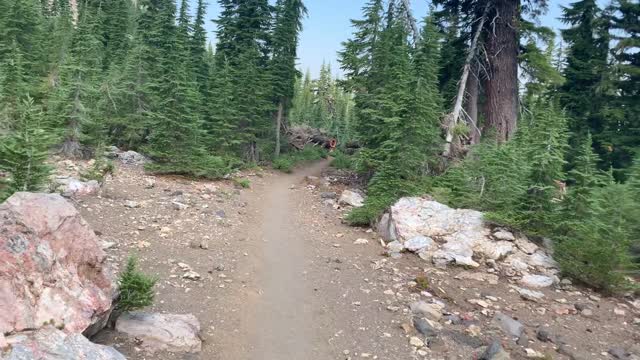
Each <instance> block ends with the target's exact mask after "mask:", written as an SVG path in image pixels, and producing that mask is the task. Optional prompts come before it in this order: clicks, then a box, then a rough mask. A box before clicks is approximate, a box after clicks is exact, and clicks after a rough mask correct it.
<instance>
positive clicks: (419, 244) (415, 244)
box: [404, 235, 434, 252]
mask: <svg viewBox="0 0 640 360" xmlns="http://www.w3.org/2000/svg"><path fill="white" fill-rule="evenodd" d="M433 245H434V242H433V240H432V239H431V238H428V237H426V236H422V235H418V236H416V237H414V238H412V239H411V240H408V241H405V243H404V247H405V248H406V249H407V250H409V251H411V252H420V251H422V250H424V249H426V250H429V249H430V248H431V247H432V246H433Z"/></svg>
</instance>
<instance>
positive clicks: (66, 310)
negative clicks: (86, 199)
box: [0, 193, 116, 336]
mask: <svg viewBox="0 0 640 360" xmlns="http://www.w3.org/2000/svg"><path fill="white" fill-rule="evenodd" d="M0 222H2V224H3V226H2V230H0V309H2V311H0V333H5V334H10V333H17V332H20V331H23V330H35V329H39V328H41V327H43V326H44V325H54V326H59V327H63V329H64V332H66V333H69V334H71V333H81V332H83V331H85V330H87V333H85V334H86V335H87V336H91V335H93V334H95V332H97V330H99V329H100V328H102V327H103V326H104V324H105V323H106V320H107V319H108V317H109V315H110V313H111V310H112V300H113V298H114V295H115V293H116V289H115V283H114V281H113V276H112V273H111V271H110V268H109V267H108V265H107V264H106V263H105V259H106V256H105V253H104V251H103V250H102V244H101V243H100V241H99V240H98V238H97V236H96V235H95V233H94V232H93V231H92V230H91V229H90V228H89V226H88V225H87V223H86V222H85V221H84V220H83V219H82V217H81V216H80V214H79V213H78V212H77V211H76V209H75V208H74V207H73V206H72V205H71V204H70V203H69V202H67V201H66V200H65V199H64V198H63V197H61V196H60V195H57V194H36V193H16V194H14V195H13V196H11V197H10V198H9V199H7V200H6V201H5V202H4V203H3V204H1V205H0Z"/></svg>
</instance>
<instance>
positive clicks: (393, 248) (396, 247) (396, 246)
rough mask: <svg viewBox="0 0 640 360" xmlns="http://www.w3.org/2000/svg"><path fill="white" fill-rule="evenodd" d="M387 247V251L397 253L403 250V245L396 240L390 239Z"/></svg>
mask: <svg viewBox="0 0 640 360" xmlns="http://www.w3.org/2000/svg"><path fill="white" fill-rule="evenodd" d="M387 249H388V250H389V252H392V253H399V252H402V251H403V250H404V245H402V244H401V243H400V242H398V241H392V242H390V243H388V244H387Z"/></svg>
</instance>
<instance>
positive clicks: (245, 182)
mask: <svg viewBox="0 0 640 360" xmlns="http://www.w3.org/2000/svg"><path fill="white" fill-rule="evenodd" d="M233 182H234V183H235V184H236V185H237V186H239V187H241V188H243V189H248V188H250V187H251V181H249V179H238V178H236V179H233Z"/></svg>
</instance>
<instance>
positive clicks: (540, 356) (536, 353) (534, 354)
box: [524, 348, 545, 359]
mask: <svg viewBox="0 0 640 360" xmlns="http://www.w3.org/2000/svg"><path fill="white" fill-rule="evenodd" d="M524 352H525V353H526V355H527V357H528V358H529V359H544V358H545V355H544V354H543V353H541V352H539V351H535V350H533V349H529V348H527V349H524Z"/></svg>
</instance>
